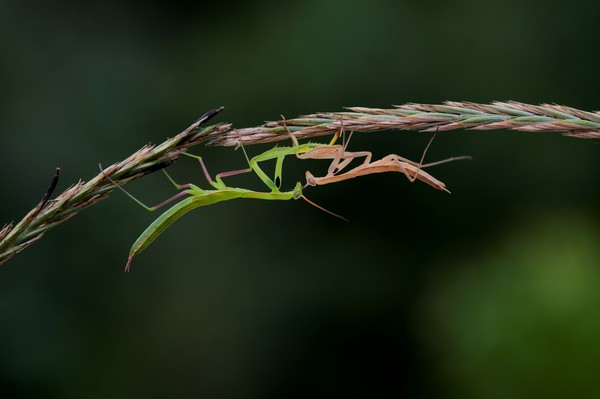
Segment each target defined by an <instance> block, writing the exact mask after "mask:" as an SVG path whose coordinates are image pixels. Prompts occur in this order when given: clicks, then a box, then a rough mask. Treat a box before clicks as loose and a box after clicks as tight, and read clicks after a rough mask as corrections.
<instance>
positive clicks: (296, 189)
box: [292, 182, 303, 200]
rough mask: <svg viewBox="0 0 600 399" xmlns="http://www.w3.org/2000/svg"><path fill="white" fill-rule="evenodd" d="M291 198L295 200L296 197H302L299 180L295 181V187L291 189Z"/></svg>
mask: <svg viewBox="0 0 600 399" xmlns="http://www.w3.org/2000/svg"><path fill="white" fill-rule="evenodd" d="M292 194H293V198H294V199H295V200H297V199H298V198H302V197H303V195H302V184H301V183H300V182H298V183H296V187H294V190H292Z"/></svg>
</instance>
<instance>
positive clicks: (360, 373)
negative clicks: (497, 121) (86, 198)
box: [0, 0, 600, 398]
mask: <svg viewBox="0 0 600 399" xmlns="http://www.w3.org/2000/svg"><path fill="white" fill-rule="evenodd" d="M599 18H600V3H598V2H594V1H585V0H573V1H570V2H567V3H565V2H557V1H522V0H518V1H517V0H506V1H497V2H482V1H478V0H463V1H429V2H422V1H411V2H409V1H370V2H366V1H365V2H359V1H342V0H338V1H304V2H294V3H293V4H287V3H285V2H280V1H253V2H222V3H221V4H219V5H217V4H206V3H205V2H197V3H195V4H193V5H192V4H186V5H184V4H176V3H174V2H169V3H165V4H160V3H158V4H153V5H149V4H146V5H143V6H142V5H124V4H122V2H118V1H90V2H77V1H63V2H39V3H34V2H28V1H17V0H14V1H10V0H3V1H2V2H1V3H0V43H1V48H2V50H1V52H0V57H1V58H0V101H1V104H0V138H1V139H2V141H1V144H0V160H1V166H0V182H1V185H2V187H3V188H2V206H1V207H0V222H1V221H6V222H8V221H11V220H17V219H19V218H21V217H22V216H23V215H24V214H25V213H26V212H27V211H28V210H29V209H30V208H31V207H32V206H33V205H35V202H36V201H37V200H38V198H39V197H41V195H42V193H43V191H44V189H45V188H46V187H47V184H48V181H49V179H50V177H51V175H52V171H53V170H54V168H55V167H56V166H60V167H61V168H62V171H63V174H62V177H61V182H60V184H59V190H61V191H62V190H63V189H65V188H66V187H67V186H68V185H69V184H71V183H74V182H75V181H77V179H79V178H82V179H89V178H90V177H92V176H94V175H95V174H96V173H97V172H98V169H97V168H98V166H97V165H98V163H99V162H102V163H103V164H105V165H107V164H110V163H112V162H115V161H118V160H120V159H122V158H124V157H125V156H127V155H128V154H129V153H131V152H133V151H134V150H136V149H137V148H139V147H141V146H142V145H143V144H146V143H148V142H153V143H158V142H161V141H162V140H163V139H165V138H166V137H169V136H173V135H175V134H177V133H178V132H179V131H181V130H182V129H183V128H185V127H187V126H188V125H189V124H190V123H191V122H192V121H193V120H194V119H195V118H197V117H198V116H200V115H201V114H202V113H204V112H205V111H206V110H208V109H210V108H214V107H217V106H220V105H224V106H225V107H226V109H225V111H224V112H222V113H221V115H219V116H218V118H217V121H227V122H232V123H234V126H236V127H248V126H254V125H257V124H260V123H262V122H263V120H269V119H276V118H279V115H280V114H283V115H285V116H286V117H288V118H290V117H294V116H296V115H300V114H304V113H310V112H316V111H339V110H341V109H342V107H344V106H371V107H388V106H390V105H391V104H401V103H405V102H431V103H439V102H442V101H444V100H456V101H458V100H466V101H475V102H489V101H493V100H517V101H523V102H530V103H534V104H537V103H541V102H554V103H558V104H564V105H570V106H574V107H579V108H582V109H585V110H594V109H597V108H600V100H599V99H600V97H599V95H598V89H599V86H600V79H599V78H598V69H599V68H598V67H599V61H600V60H599V58H598V52H597V47H598V42H599V40H598V39H599V34H598V25H597V24H598V20H599ZM428 139H429V136H428V135H425V134H419V133H415V132H403V131H392V132H384V133H373V134H362V135H355V137H354V138H353V142H352V147H353V148H355V149H364V148H370V149H372V150H373V151H374V152H375V154H376V155H377V156H383V155H385V154H387V153H390V152H394V153H400V154H402V155H405V156H408V157H410V158H413V159H418V158H419V156H420V154H421V152H422V149H423V148H424V146H425V145H426V143H427V141H428ZM267 148H269V147H268V146H266V147H264V146H263V147H249V148H248V151H249V152H250V154H257V153H259V152H261V151H264V150H265V149H267ZM598 151H599V147H598V146H597V145H596V142H594V141H585V140H577V139H572V138H565V137H562V136H561V135H560V134H526V133H515V132H509V131H498V132H468V131H453V132H446V133H443V134H439V135H438V138H437V139H436V141H435V142H434V144H433V146H432V148H431V150H430V152H429V154H428V159H430V160H435V159H441V158H445V157H449V156H454V155H462V154H469V155H472V156H473V158H474V159H473V161H471V162H462V163H454V164H448V165H445V166H441V167H438V168H436V169H435V170H432V172H431V173H433V174H434V175H435V176H436V177H438V178H440V179H441V180H443V181H444V182H446V184H447V185H448V187H449V189H450V190H451V191H452V195H447V194H445V193H442V192H438V191H435V190H433V189H431V188H430V187H428V186H426V185H424V184H420V183H415V184H412V185H411V184H410V183H408V182H407V180H406V179H405V178H404V177H403V176H401V175H378V176H372V177H365V178H361V179H357V180H355V181H351V182H345V183H341V184H338V185H335V186H332V187H323V188H319V189H311V190H310V191H307V195H309V196H310V198H311V199H312V200H314V201H316V202H318V203H319V204H321V205H323V206H325V207H327V208H329V209H331V210H333V211H335V212H337V213H340V214H342V215H344V216H346V217H347V218H349V219H350V220H351V222H350V223H344V222H340V221H339V220H337V219H335V218H332V217H330V216H328V215H326V214H324V213H321V212H320V211H318V210H316V209H314V208H312V207H310V206H308V205H307V204H306V203H304V202H302V201H290V202H267V201H264V202H259V201H254V202H252V201H242V200H239V201H237V202H235V201H232V202H227V203H222V204H218V205H215V206H212V207H207V208H204V209H198V210H196V211H194V212H193V213H191V214H189V215H187V216H186V217H185V218H184V219H182V220H181V221H180V222H178V223H177V224H176V225H174V226H173V227H172V228H170V229H169V230H168V231H167V232H166V233H165V234H164V235H163V236H162V237H160V239H159V240H157V241H156V242H155V244H154V245H152V246H151V247H150V248H149V249H148V250H147V251H146V252H144V253H143V254H141V255H140V256H139V257H138V258H136V259H135V261H134V264H133V271H132V273H130V274H125V273H123V266H124V264H125V261H126V257H127V252H128V250H129V246H130V245H131V243H132V242H133V241H134V240H135V238H136V237H137V236H138V235H139V234H140V233H141V231H142V230H143V229H144V228H145V227H146V226H147V225H148V224H149V223H150V222H151V221H152V220H153V219H154V217H156V216H157V215H152V214H149V213H147V212H145V211H144V210H143V209H141V208H140V207H138V206H136V205H135V204H134V203H133V202H132V201H130V200H129V199H127V198H126V197H125V196H123V195H121V194H119V193H115V194H114V195H113V196H112V197H111V198H110V199H109V200H107V201H105V202H102V203H100V204H98V205H96V206H93V207H92V208H90V209H88V210H86V211H85V212H83V213H82V214H80V215H78V216H76V217H75V218H74V219H72V220H70V221H69V222H68V223H65V224H64V225H61V226H60V227H58V228H56V229H54V230H52V231H51V232H49V233H48V234H47V235H46V236H45V237H44V239H43V240H41V241H40V242H38V243H37V244H36V245H34V246H32V247H31V248H29V249H28V250H26V251H25V252H23V253H22V254H20V255H18V256H16V257H15V258H14V259H13V260H11V261H10V262H9V263H7V264H6V265H5V266H2V267H1V268H0V388H1V390H2V392H3V393H2V395H3V396H2V397H3V398H30V397H31V398H34V397H35V398H39V397H44V398H54V397H56V398H83V397H87V398H92V397H94V398H96V397H97V398H106V397H128V398H142V397H143V398H148V397H181V398H185V397H215V398H221V397H223V398H271V397H272V398H285V397H298V398H300V397H302V398H305V397H315V396H317V397H318V396H329V397H333V396H339V397H352V396H356V397H372V398H375V397H431V398H434V397H446V398H482V397H486V398H506V397H513V398H533V397H545V398H548V397H566V396H569V397H572V396H583V395H584V394H585V395H586V396H587V397H593V396H598V395H600V388H599V385H598V383H597V380H596V379H597V375H598V373H599V372H600V360H598V359H600V344H598V342H599V335H600V321H599V320H600V317H598V316H599V315H598V312H599V311H598V309H600V306H599V305H600V290H599V289H598V286H599V283H600V249H599V245H598V242H599V240H600V211H599V210H598V204H599V201H600V185H599V184H598V178H597V171H598V169H599V167H600V156H599V155H598ZM195 152H196V153H199V154H202V155H204V156H205V157H206V162H207V164H208V167H209V168H210V169H211V171H213V173H216V172H219V171H223V170H229V169H236V168H241V167H244V159H243V156H242V154H241V152H239V151H234V150H233V149H231V148H202V147H198V148H196V151H195ZM288 166H289V168H286V176H285V177H286V184H288V185H289V186H290V187H291V186H292V185H293V183H294V182H295V181H297V180H298V179H299V178H301V177H302V175H303V171H304V170H306V169H307V168H309V167H310V168H311V170H316V171H318V170H319V168H323V167H324V165H323V164H322V163H321V164H319V163H318V162H313V163H308V162H300V161H297V160H290V162H289V164H288ZM288 170H289V171H288ZM170 171H171V173H172V174H173V175H174V176H176V177H177V178H178V179H179V180H181V181H186V180H189V181H194V182H202V177H201V175H200V174H199V170H198V167H197V164H196V163H195V162H192V161H191V160H182V161H181V162H179V163H177V164H176V165H175V166H173V167H171V168H170ZM236 182H237V183H238V184H239V185H249V186H252V184H254V183H255V182H254V180H251V179H250V180H248V179H246V180H244V179H243V178H242V179H239V180H237V181H236ZM129 187H130V189H131V190H132V191H133V192H134V193H136V194H137V195H138V196H139V197H141V198H143V199H144V200H146V201H147V202H149V203H157V202H159V201H161V200H163V199H165V198H167V197H168V196H170V195H171V194H172V193H173V191H172V189H171V187H170V185H169V183H168V182H167V181H166V180H165V179H164V178H163V177H162V176H160V175H159V174H157V175H155V176H150V177H147V178H144V179H142V180H140V181H138V182H136V183H135V184H132V185H130V186H129Z"/></svg>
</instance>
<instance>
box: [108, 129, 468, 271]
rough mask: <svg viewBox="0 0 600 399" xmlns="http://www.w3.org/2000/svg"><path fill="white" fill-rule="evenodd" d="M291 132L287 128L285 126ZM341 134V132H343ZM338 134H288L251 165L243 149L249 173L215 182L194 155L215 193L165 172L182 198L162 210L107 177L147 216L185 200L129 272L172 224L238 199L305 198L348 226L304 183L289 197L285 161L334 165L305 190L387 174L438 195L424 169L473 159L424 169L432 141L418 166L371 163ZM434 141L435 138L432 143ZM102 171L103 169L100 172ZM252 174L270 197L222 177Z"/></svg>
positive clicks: (142, 241) (392, 158)
mask: <svg viewBox="0 0 600 399" xmlns="http://www.w3.org/2000/svg"><path fill="white" fill-rule="evenodd" d="M286 129H287V126H286ZM340 132H343V127H342V129H341V131H340ZM340 132H338V133H336V134H335V135H334V137H333V139H332V140H331V142H330V143H329V144H323V143H304V144H300V143H298V141H297V139H296V137H295V136H294V135H293V134H292V133H291V132H289V130H288V133H289V134H290V136H291V138H292V143H293V146H291V147H275V148H272V149H269V150H267V151H265V152H263V153H261V154H259V155H257V156H254V157H253V158H252V159H248V156H247V155H246V152H245V149H244V147H243V146H242V150H243V152H244V155H245V157H246V160H247V162H248V166H249V167H248V168H246V169H239V170H234V171H229V172H223V173H219V174H217V175H216V176H215V179H214V180H213V179H212V178H211V176H210V174H209V172H208V170H207V168H206V165H205V164H204V161H203V159H202V157H200V156H197V155H192V154H185V155H187V156H189V157H192V158H195V159H197V160H198V161H199V163H200V167H201V169H202V172H203V174H204V177H205V178H206V180H207V182H208V183H209V184H210V185H211V186H212V189H202V188H200V187H198V186H196V185H194V184H192V183H188V184H177V183H176V182H175V181H174V180H173V179H172V178H171V177H170V176H169V174H167V173H166V172H165V175H166V176H167V178H168V179H169V180H170V181H171V183H173V185H174V186H175V187H176V188H177V189H179V190H182V191H181V192H179V193H178V194H176V195H174V196H173V197H171V198H169V199H167V200H166V201H163V202H161V203H160V204H158V205H156V206H153V207H148V206H147V205H145V204H144V203H143V202H141V201H140V200H138V199H137V198H135V197H134V196H133V195H132V194H130V193H129V192H127V191H126V190H125V189H124V188H122V187H121V186H120V185H119V184H118V183H116V182H114V181H113V180H112V179H110V177H109V176H106V177H107V178H108V179H110V180H111V181H112V182H113V184H115V186H116V187H117V188H119V189H120V190H122V191H123V192H124V193H125V194H126V195H127V196H129V197H130V198H132V199H133V200H134V201H135V202H136V203H138V204H139V205H140V206H142V207H143V208H145V209H146V210H148V211H155V210H157V209H159V208H161V207H162V206H164V205H167V204H169V203H171V202H173V201H175V200H177V199H179V198H181V197H184V196H187V198H185V199H184V200H182V201H180V202H178V203H176V204H175V205H173V206H172V207H171V208H169V209H168V210H167V211H165V212H164V213H163V214H161V215H160V216H159V217H158V218H157V219H156V220H155V221H154V222H152V223H151V224H150V225H149V226H148V227H147V228H146V230H144V232H143V233H142V234H141V235H140V236H139V237H138V239H137V240H136V241H135V242H134V243H133V245H132V246H131V249H130V251H129V257H128V259H127V264H126V266H125V271H129V270H130V267H131V262H132V260H133V258H134V257H135V256H136V255H137V254H139V253H141V252H142V251H143V250H144V249H146V248H147V247H148V246H149V245H150V244H151V243H152V242H153V241H154V240H155V239H156V238H157V237H158V236H159V235H160V234H161V233H162V232H163V231H165V229H167V228H168V227H169V226H170V225H171V224H173V223H174V222H175V221H176V220H177V219H179V218H180V217H182V216H183V215H185V214H186V213H188V212H190V211H191V210H193V209H195V208H198V207H201V206H206V205H211V204H215V203H218V202H222V201H227V200H232V199H236V198H249V199H263V200H280V201H282V200H290V199H294V200H296V199H299V198H302V199H304V200H305V201H307V202H308V203H309V204H311V205H313V206H315V207H317V208H319V209H321V210H323V211H325V212H327V213H329V214H331V215H333V216H336V217H338V218H340V219H343V220H346V219H344V218H343V217H341V216H339V215H337V214H335V213H333V212H330V211H328V210H327V209H325V208H323V207H321V206H319V205H317V204H315V203H314V202H312V201H310V200H309V199H308V198H306V197H305V196H304V194H303V186H302V184H301V183H300V182H297V183H296V185H295V186H294V188H293V189H292V190H290V191H281V189H280V188H281V185H282V171H283V161H284V160H285V158H286V157H287V156H290V155H295V156H296V157H298V158H300V159H328V160H332V161H331V164H330V166H329V170H328V173H327V175H325V176H323V177H320V178H316V177H314V176H313V175H312V174H311V173H310V172H308V171H307V172H306V177H307V184H306V185H305V186H304V187H306V186H316V185H323V184H329V183H334V182H339V181H343V180H348V179H351V178H355V177H358V176H364V175H369V174H372V173H383V172H401V173H404V174H405V175H406V176H407V178H408V179H409V180H410V181H411V182H412V181H415V180H416V179H419V180H422V181H423V182H425V183H427V184H429V185H430V186H432V187H434V188H436V189H438V190H444V191H447V192H449V191H448V190H447V189H446V188H445V184H444V183H443V182H441V181H439V180H437V179H436V178H434V177H433V176H431V175H429V174H428V173H426V172H424V171H422V170H421V169H422V168H423V167H428V166H433V165H439V164H441V163H445V162H450V161H454V160H459V159H467V158H469V157H455V158H449V159H446V160H443V161H438V162H434V163H430V164H425V165H423V164H422V162H423V158H424V156H425V152H426V151H427V149H428V148H429V145H430V144H431V141H430V142H429V144H428V145H427V148H426V149H425V152H424V153H423V157H422V158H421V162H420V163H416V162H413V161H410V160H408V159H405V158H402V157H400V156H398V155H394V154H391V155H388V156H386V157H384V158H382V159H381V160H378V161H374V162H371V158H372V155H371V153H370V152H367V151H362V152H350V151H347V150H346V147H347V145H348V143H346V144H345V145H338V144H335V142H336V141H337V139H338V136H339V133H340ZM432 140H433V138H432ZM358 157H365V161H364V162H363V163H362V164H361V165H359V166H357V167H355V168H353V169H351V170H349V171H346V172H344V173H341V172H342V171H343V170H344V169H345V168H346V167H347V166H348V165H349V164H350V163H351V162H352V160H354V159H356V158H358ZM273 159H275V161H276V163H275V172H274V176H273V178H270V177H269V176H268V175H267V174H266V173H265V172H264V171H263V170H262V168H261V167H260V166H259V164H260V163H262V162H264V161H268V160H273ZM100 169H101V170H102V167H100ZM250 172H254V173H255V174H256V175H257V176H258V177H259V179H260V180H261V181H262V182H263V183H264V184H265V185H266V187H267V188H268V189H269V190H270V191H268V192H259V191H254V190H249V189H244V188H237V187H231V186H228V185H227V184H225V182H224V181H223V180H222V179H223V178H224V177H230V176H234V175H238V174H242V173H250Z"/></svg>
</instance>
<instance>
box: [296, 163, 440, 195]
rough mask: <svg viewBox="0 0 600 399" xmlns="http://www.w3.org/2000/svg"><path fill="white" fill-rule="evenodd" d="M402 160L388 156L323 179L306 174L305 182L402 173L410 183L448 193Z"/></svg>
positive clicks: (318, 182) (314, 183)
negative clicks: (417, 182) (417, 183)
mask: <svg viewBox="0 0 600 399" xmlns="http://www.w3.org/2000/svg"><path fill="white" fill-rule="evenodd" d="M402 159H404V158H402V157H400V156H399V155H395V154H390V155H387V156H385V157H383V158H382V159H380V160H378V161H374V162H371V163H368V164H362V165H359V166H357V167H355V168H354V169H351V170H349V171H347V172H345V173H342V174H337V175H329V174H328V175H327V176H324V177H314V176H313V175H312V174H311V173H310V172H306V182H307V184H308V185H310V186H321V185H325V184H330V183H337V182H340V181H343V180H348V179H353V178H355V177H359V176H366V175H370V174H373V173H385V172H400V173H404V174H405V175H406V177H407V178H408V179H409V180H410V181H411V182H412V181H415V180H416V179H419V180H421V181H422V182H424V183H426V184H429V185H430V186H431V187H433V188H435V189H437V190H443V191H446V192H448V193H449V192H450V191H448V190H447V189H446V185H445V184H444V183H443V182H441V181H439V180H438V179H436V178H435V177H433V176H431V175H430V174H429V173H427V172H425V171H423V170H422V169H421V168H420V167H419V166H415V165H412V164H410V163H408V162H405V161H402Z"/></svg>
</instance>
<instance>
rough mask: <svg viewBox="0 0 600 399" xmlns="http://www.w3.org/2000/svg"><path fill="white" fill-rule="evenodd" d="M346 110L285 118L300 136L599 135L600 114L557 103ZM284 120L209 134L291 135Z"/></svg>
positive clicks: (224, 141)
mask: <svg viewBox="0 0 600 399" xmlns="http://www.w3.org/2000/svg"><path fill="white" fill-rule="evenodd" d="M347 109H348V111H346V112H321V113H316V114H311V115H305V116H300V117H298V118H295V119H287V120H285V125H287V128H289V130H290V131H291V132H292V133H293V134H294V135H295V136H296V137H297V138H298V139H302V138H310V137H318V136H326V135H330V134H333V133H335V132H336V131H339V130H340V128H341V127H342V126H343V127H344V129H345V130H346V131H354V132H376V131H381V130H389V129H402V130H418V131H425V132H442V131H446V130H455V129H470V130H498V129H509V130H518V131H523V132H562V133H564V135H565V136H570V137H577V138H583V139H594V138H596V139H597V138H600V112H588V111H582V110H579V109H576V108H572V107H566V106H563V105H555V104H542V105H530V104H524V103H520V102H514V101H509V102H494V103H491V104H476V103H470V102H450V101H448V102H445V103H443V104H412V103H411V104H405V105H398V106H394V108H390V109H381V108H365V107H351V108H347ZM285 125H284V121H283V120H280V121H274V122H267V123H265V124H264V125H262V126H257V127H250V128H244V129H234V130H231V131H229V132H227V133H225V134H215V135H212V136H211V137H210V138H209V142H208V144H209V145H220V146H234V145H235V146H237V145H239V143H240V142H241V143H243V144H244V145H250V144H259V143H269V142H274V141H278V140H285V139H288V138H289V136H288V134H287V129H286V126H285Z"/></svg>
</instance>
